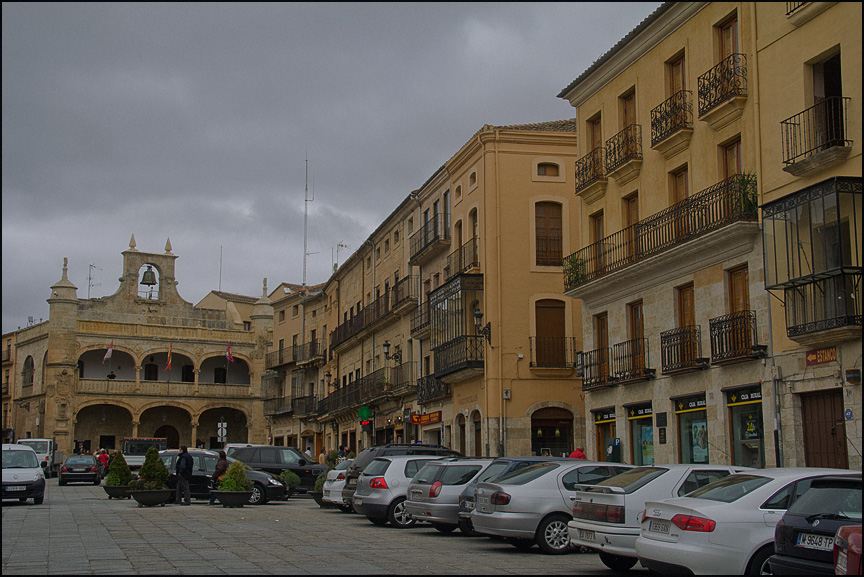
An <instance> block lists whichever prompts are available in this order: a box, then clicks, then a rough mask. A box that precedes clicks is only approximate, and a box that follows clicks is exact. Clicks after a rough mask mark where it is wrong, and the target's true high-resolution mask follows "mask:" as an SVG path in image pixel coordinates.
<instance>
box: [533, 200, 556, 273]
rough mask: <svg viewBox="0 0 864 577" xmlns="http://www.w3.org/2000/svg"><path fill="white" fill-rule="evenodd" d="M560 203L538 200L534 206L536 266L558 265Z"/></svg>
mask: <svg viewBox="0 0 864 577" xmlns="http://www.w3.org/2000/svg"><path fill="white" fill-rule="evenodd" d="M561 234H562V225H561V205H560V204H558V203H557V202H538V203H537V204H536V205H535V206H534V235H535V237H534V238H535V245H536V259H537V265H538V266H560V265H561V260H562V258H563V255H562V254H561V238H562V237H561Z"/></svg>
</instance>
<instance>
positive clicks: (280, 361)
mask: <svg viewBox="0 0 864 577" xmlns="http://www.w3.org/2000/svg"><path fill="white" fill-rule="evenodd" d="M293 362H294V349H293V347H292V348H289V349H279V350H277V351H273V352H270V353H267V356H266V357H265V359H264V368H267V369H274V368H276V367H279V366H282V365H287V364H288V363H293Z"/></svg>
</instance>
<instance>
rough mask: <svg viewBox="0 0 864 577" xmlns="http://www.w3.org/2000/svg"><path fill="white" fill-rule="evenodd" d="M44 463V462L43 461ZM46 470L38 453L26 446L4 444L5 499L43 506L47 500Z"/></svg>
mask: <svg viewBox="0 0 864 577" xmlns="http://www.w3.org/2000/svg"><path fill="white" fill-rule="evenodd" d="M42 463H44V461H42ZM43 469H45V466H44V465H40V461H39V458H38V457H37V456H36V451H34V450H33V449H32V448H30V447H28V446H26V445H23V444H22V445H17V444H14V445H8V444H6V443H4V444H3V498H4V499H18V500H19V501H22V502H23V501H26V500H27V499H33V504H34V505H41V504H42V501H43V500H44V499H45V473H44V471H43Z"/></svg>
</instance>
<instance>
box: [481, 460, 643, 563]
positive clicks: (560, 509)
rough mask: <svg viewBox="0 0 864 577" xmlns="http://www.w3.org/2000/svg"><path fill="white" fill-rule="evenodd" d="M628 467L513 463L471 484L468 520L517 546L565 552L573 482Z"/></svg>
mask: <svg viewBox="0 0 864 577" xmlns="http://www.w3.org/2000/svg"><path fill="white" fill-rule="evenodd" d="M630 468H632V465H622V464H618V463H612V464H610V463H599V462H594V461H583V460H574V461H572V462H567V461H557V462H556V461H553V462H548V463H538V464H536V465H531V466H530V467H525V468H524V469H519V470H518V471H515V472H513V473H509V474H507V475H504V476H503V477H500V478H498V479H496V480H495V482H494V483H478V484H477V489H476V491H475V493H474V501H475V508H474V511H473V512H472V513H471V522H472V523H473V525H474V529H475V530H476V531H477V532H479V533H483V534H485V535H497V536H500V537H505V538H506V539H507V541H508V542H509V543H510V544H512V545H513V546H514V547H516V548H518V549H526V550H527V549H530V548H531V547H533V546H534V545H535V544H536V545H537V546H539V547H540V549H541V550H542V551H543V552H544V553H550V554H561V553H567V552H568V551H569V550H570V537H569V535H568V533H567V523H568V522H569V521H570V520H571V519H572V515H571V513H572V507H573V499H574V498H575V496H576V491H575V490H574V488H575V486H576V485H580V484H596V483H598V482H600V481H602V480H604V479H608V478H609V477H612V476H613V475H617V474H618V473H621V472H623V471H625V470H627V469H630Z"/></svg>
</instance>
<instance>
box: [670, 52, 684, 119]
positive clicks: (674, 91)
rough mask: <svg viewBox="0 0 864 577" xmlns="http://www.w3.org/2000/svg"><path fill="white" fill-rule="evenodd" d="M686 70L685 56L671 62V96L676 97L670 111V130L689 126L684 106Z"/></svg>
mask: <svg viewBox="0 0 864 577" xmlns="http://www.w3.org/2000/svg"><path fill="white" fill-rule="evenodd" d="M684 73H685V71H684V56H681V57H679V58H676V59H675V60H673V61H672V62H670V63H669V87H668V90H669V97H670V98H672V97H675V100H673V102H672V103H671V104H672V110H671V111H670V112H671V114H670V120H669V123H670V126H669V130H670V131H674V130H677V129H679V128H683V127H685V126H687V110H686V107H685V106H684V104H685V97H686V94H684V90H686V83H687V80H686V78H685V74H684Z"/></svg>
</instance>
